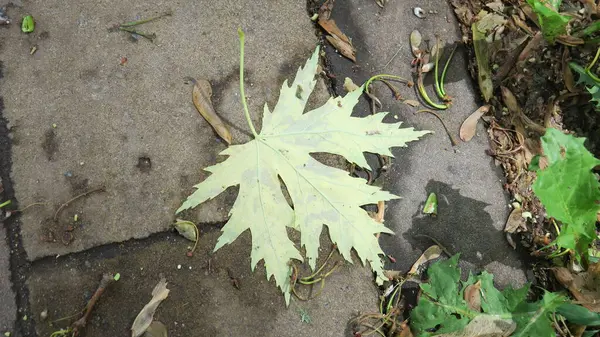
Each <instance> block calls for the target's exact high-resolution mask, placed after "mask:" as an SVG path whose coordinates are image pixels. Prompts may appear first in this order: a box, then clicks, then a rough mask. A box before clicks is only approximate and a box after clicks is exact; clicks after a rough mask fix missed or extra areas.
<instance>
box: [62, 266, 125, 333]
mask: <svg viewBox="0 0 600 337" xmlns="http://www.w3.org/2000/svg"><path fill="white" fill-rule="evenodd" d="M113 282H115V278H114V276H113V275H112V274H110V273H106V274H104V275H102V280H100V284H99V285H98V288H97V289H96V292H95V293H94V295H93V296H92V298H90V300H89V301H88V303H87V305H86V306H85V314H83V317H81V318H80V319H78V320H77V321H75V322H74V323H73V324H71V327H72V328H73V336H77V335H78V334H79V331H80V329H83V328H85V325H86V324H87V321H88V319H89V317H90V314H91V313H92V309H93V308H94V305H95V304H96V302H98V299H100V296H102V294H103V293H104V290H105V289H106V288H107V287H108V286H109V285H110V284H111V283H113Z"/></svg>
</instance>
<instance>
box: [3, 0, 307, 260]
mask: <svg viewBox="0 0 600 337" xmlns="http://www.w3.org/2000/svg"><path fill="white" fill-rule="evenodd" d="M169 9H170V10H172V11H173V16H172V17H166V18H164V19H162V20H159V21H156V22H153V23H149V24H146V25H143V26H141V27H140V30H143V31H147V32H155V33H156V34H157V36H158V38H157V40H156V43H154V44H153V43H150V42H148V41H146V40H143V39H142V40H140V41H138V42H136V43H133V42H131V40H130V38H129V37H128V34H126V33H123V32H109V31H108V28H109V27H111V25H113V24H115V23H119V22H127V21H131V20H134V19H136V18H138V17H149V16H152V15H156V14H157V13H158V12H164V11H166V10H169ZM8 12H9V15H10V16H11V17H13V18H14V19H17V20H15V22H14V24H13V25H11V26H10V27H9V28H7V29H0V41H2V47H1V48H0V59H2V60H3V62H4V65H5V69H6V70H5V74H4V79H3V80H2V83H1V84H2V89H1V95H2V96H4V97H5V116H6V117H7V118H8V119H9V120H10V122H11V126H12V132H13V152H14V153H13V158H14V160H13V162H14V165H13V170H12V172H13V178H14V183H15V188H16V191H17V195H16V196H17V198H18V200H19V201H20V203H21V205H22V206H25V205H28V204H30V203H33V202H40V201H45V202H49V205H48V206H45V207H44V206H38V207H36V208H32V209H30V210H28V211H27V212H25V213H24V214H23V216H22V222H23V227H22V235H23V241H24V245H25V248H26V250H27V253H28V255H29V258H30V259H37V258H39V257H43V256H47V255H56V254H65V253H69V252H74V251H81V250H83V249H86V248H90V247H93V246H95V245H99V244H104V243H109V242H117V241H123V240H126V239H129V238H132V237H135V238H141V237H145V236H147V235H149V234H150V233H154V232H159V231H163V230H165V229H167V228H168V227H169V226H170V225H171V222H172V220H173V217H174V215H173V213H174V210H175V209H177V207H178V206H179V205H180V204H181V202H182V201H183V199H184V198H185V197H186V196H187V195H188V194H189V192H191V191H192V185H194V184H196V183H198V182H199V181H201V179H202V178H203V174H204V173H203V172H202V171H201V169H202V168H203V167H206V166H208V165H211V164H213V163H214V162H215V160H216V158H217V156H216V155H217V153H218V152H220V151H221V150H223V149H224V148H225V145H224V144H222V143H221V142H219V140H218V139H217V137H216V136H215V134H214V132H213V131H212V129H211V128H210V127H209V126H208V125H207V123H206V122H205V121H204V120H203V119H202V118H201V117H200V116H199V115H198V113H197V112H196V110H195V108H194V106H193V105H192V102H191V90H192V88H191V86H190V85H187V84H185V83H184V77H186V76H192V77H204V78H208V79H210V80H211V81H212V84H213V92H214V102H215V107H216V109H217V111H218V113H220V114H221V116H222V117H223V118H224V119H225V120H227V121H228V122H229V123H231V124H232V125H233V130H232V132H233V139H234V142H235V143H240V142H244V141H245V140H246V139H247V137H248V136H247V134H245V133H247V130H248V128H247V125H246V121H245V119H244V117H243V112H242V109H241V105H240V102H239V94H238V92H239V81H238V73H239V46H238V39H237V28H238V27H242V28H243V29H244V30H245V31H246V34H247V38H246V71H247V84H248V85H247V93H248V97H249V100H250V107H251V110H252V112H253V114H254V117H255V118H257V117H258V113H259V112H262V105H263V104H264V102H265V101H267V102H268V103H270V104H273V103H274V102H275V101H276V99H277V97H278V94H279V88H280V85H281V82H282V81H283V79H284V78H288V77H290V76H291V75H293V74H295V71H296V69H297V67H298V66H299V65H300V64H302V63H303V62H304V61H305V59H306V58H307V57H308V56H310V54H311V52H312V51H313V50H314V48H315V47H316V45H317V40H316V37H315V34H314V30H313V28H312V26H311V22H310V21H309V20H307V18H306V16H307V14H306V4H305V3H304V2H302V1H275V2H273V1H265V2H256V1H244V2H241V1H225V2H223V1H218V2H215V1H201V2H198V1H183V2H165V1H158V0H154V1H144V2H140V1H137V2H136V1H113V0H106V1H103V2H101V3H98V2H97V1H78V2H76V3H69V4H68V5H66V4H65V3H63V2H61V1H54V0H51V1H29V2H27V3H25V4H24V6H23V7H21V8H18V7H11V8H9V11H8ZM24 13H31V14H33V15H34V17H35V19H36V22H37V25H36V30H35V32H34V33H32V34H29V35H26V34H23V33H21V31H20V27H19V23H18V19H19V18H20V17H21V15H22V14H24ZM34 45H35V46H37V48H38V49H37V52H36V53H35V54H34V55H29V52H30V48H31V47H32V46H34ZM121 57H127V59H128V61H127V63H126V64H125V65H120V58H121ZM53 124H55V125H56V128H53ZM140 157H148V158H150V160H151V164H152V168H151V169H150V170H149V171H148V172H142V170H140V169H139V168H138V167H137V164H138V159H139V158H140ZM69 173H70V174H72V175H73V176H72V177H70V178H69V177H66V176H65V174H67V175H68V174H69ZM98 186H105V187H106V193H97V194H94V195H91V196H89V197H87V198H85V199H82V200H79V201H78V202H76V203H74V204H73V205H72V206H71V207H70V208H69V209H68V210H67V211H65V212H63V213H62V214H61V219H60V221H59V223H58V224H55V223H53V221H51V220H50V219H51V218H52V217H53V214H54V210H55V209H56V207H57V206H58V205H60V204H61V203H63V202H65V201H66V200H68V199H70V198H71V197H73V196H75V195H77V194H79V193H81V192H84V191H85V190H88V189H91V188H94V187H98ZM234 196H235V194H234V193H233V191H230V193H229V194H224V195H222V196H221V197H219V198H216V199H214V200H213V201H212V202H209V203H207V204H206V205H205V206H203V207H201V208H199V210H198V212H197V213H196V217H197V220H198V221H200V222H215V221H223V220H224V219H225V216H226V213H227V207H225V206H224V205H227V204H229V203H231V202H232V201H233V199H232V198H234ZM76 213H77V214H79V218H80V219H81V223H82V224H83V226H81V227H78V228H77V229H76V230H75V231H74V232H73V237H74V240H73V242H72V243H71V244H70V245H68V246H65V245H63V244H62V243H60V241H61V240H62V239H63V236H64V235H65V234H64V230H65V228H66V227H68V226H69V225H71V219H72V218H73V216H74V214H76ZM50 231H52V233H49V232H50ZM49 236H50V238H49V239H55V240H56V241H57V242H54V243H49V242H46V241H47V239H48V237H49Z"/></svg>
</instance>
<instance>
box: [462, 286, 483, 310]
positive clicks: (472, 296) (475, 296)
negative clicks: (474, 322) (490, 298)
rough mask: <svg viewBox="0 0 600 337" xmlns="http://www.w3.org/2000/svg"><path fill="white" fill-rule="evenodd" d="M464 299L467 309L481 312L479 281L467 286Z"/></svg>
mask: <svg viewBox="0 0 600 337" xmlns="http://www.w3.org/2000/svg"><path fill="white" fill-rule="evenodd" d="M464 298H465V301H466V302H467V305H468V306H469V308H471V309H472V310H474V311H478V312H479V311H481V281H477V283H475V284H471V285H469V286H467V287H466V288H465V293H464Z"/></svg>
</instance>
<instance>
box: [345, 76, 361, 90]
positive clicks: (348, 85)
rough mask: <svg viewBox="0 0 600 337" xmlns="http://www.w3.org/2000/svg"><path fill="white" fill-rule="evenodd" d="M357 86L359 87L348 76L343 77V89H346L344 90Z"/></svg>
mask: <svg viewBox="0 0 600 337" xmlns="http://www.w3.org/2000/svg"><path fill="white" fill-rule="evenodd" d="M358 88H359V86H358V85H356V84H354V82H353V81H352V79H351V78H350V77H346V78H345V79H344V90H346V92H352V91H354V90H356V89H358Z"/></svg>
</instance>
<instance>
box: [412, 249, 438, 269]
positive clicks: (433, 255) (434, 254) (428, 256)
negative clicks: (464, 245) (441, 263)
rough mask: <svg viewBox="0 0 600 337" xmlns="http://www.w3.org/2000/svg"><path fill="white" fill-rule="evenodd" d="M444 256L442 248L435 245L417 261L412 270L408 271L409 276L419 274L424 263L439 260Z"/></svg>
mask: <svg viewBox="0 0 600 337" xmlns="http://www.w3.org/2000/svg"><path fill="white" fill-rule="evenodd" d="M441 254H442V248H440V246H438V245H433V246H431V247H429V248H427V249H426V250H425V251H424V252H423V254H421V256H420V257H419V258H418V259H417V261H415V263H414V264H413V265H412V267H411V268H410V270H409V271H408V274H409V275H414V274H417V273H418V271H419V267H421V266H422V265H423V264H424V263H427V262H428V261H431V260H434V259H437V258H438V257H440V255H441Z"/></svg>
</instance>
